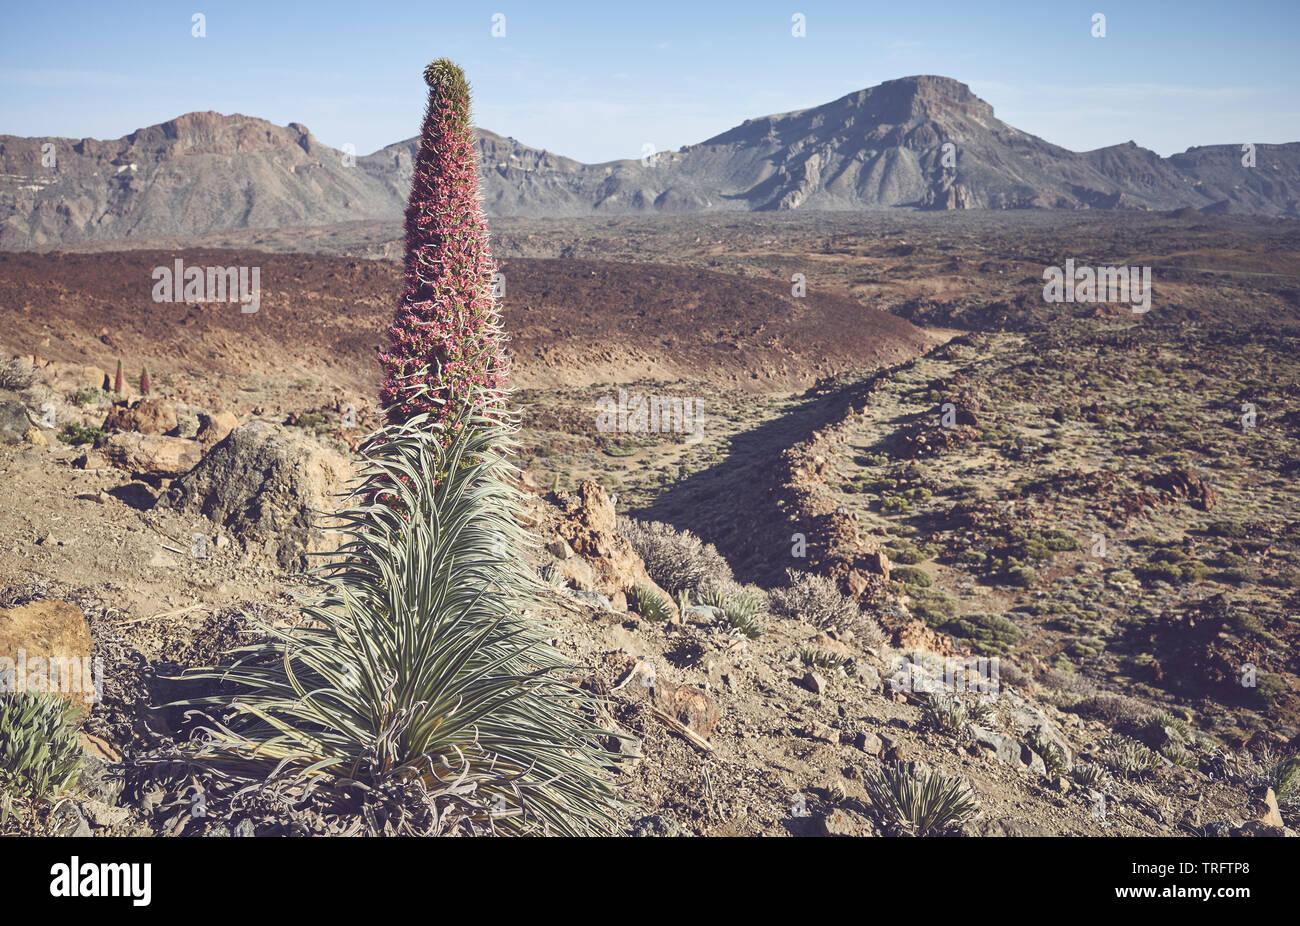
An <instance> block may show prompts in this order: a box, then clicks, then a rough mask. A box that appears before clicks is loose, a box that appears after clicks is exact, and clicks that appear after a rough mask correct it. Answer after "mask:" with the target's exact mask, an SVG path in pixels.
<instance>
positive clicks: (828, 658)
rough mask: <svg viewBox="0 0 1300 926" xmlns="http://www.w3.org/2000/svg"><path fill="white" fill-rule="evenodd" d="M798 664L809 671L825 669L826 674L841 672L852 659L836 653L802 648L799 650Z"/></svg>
mask: <svg viewBox="0 0 1300 926" xmlns="http://www.w3.org/2000/svg"><path fill="white" fill-rule="evenodd" d="M799 662H800V663H802V664H803V665H805V666H807V667H808V668H809V669H825V670H826V671H827V672H843V671H844V670H845V667H847V666H848V664H849V663H850V662H852V659H851V658H850V657H848V656H840V655H838V654H836V653H827V652H824V651H822V650H815V649H808V648H806V647H805V648H804V649H801V650H799Z"/></svg>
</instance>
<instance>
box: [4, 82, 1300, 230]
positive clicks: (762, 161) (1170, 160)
mask: <svg viewBox="0 0 1300 926" xmlns="http://www.w3.org/2000/svg"><path fill="white" fill-rule="evenodd" d="M475 133H476V138H477V143H478V154H479V168H480V176H481V178H482V182H481V189H482V194H483V201H484V206H485V209H486V210H487V212H488V214H489V215H495V216H504V215H518V216H529V217H575V216H583V215H593V214H607V215H610V214H635V213H643V212H665V213H675V212H700V211H782V210H790V209H808V210H836V211H838V210H861V209H873V208H912V209H970V208H976V209H1066V210H1069V209H1139V210H1173V209H1179V208H1187V207H1191V208H1195V209H1201V210H1205V211H1209V212H1249V213H1258V214H1265V215H1274V216H1286V217H1291V218H1296V217H1300V142H1291V143H1287V144H1282V145H1262V144H1261V145H1256V146H1254V153H1255V156H1256V163H1257V165H1258V166H1256V167H1246V166H1244V165H1243V163H1242V161H1243V157H1242V153H1241V150H1240V148H1239V147H1238V146H1235V145H1206V146H1198V147H1193V148H1189V149H1188V150H1187V151H1185V152H1182V153H1181V154H1175V155H1171V156H1170V157H1167V158H1163V157H1161V156H1160V155H1158V154H1157V153H1155V152H1154V151H1150V150H1148V149H1145V148H1142V147H1140V146H1139V145H1137V143H1136V142H1133V141H1130V142H1126V143H1122V144H1119V145H1111V146H1107V147H1104V148H1099V149H1095V150H1093V151H1086V152H1074V151H1070V150H1068V149H1066V148H1063V147H1060V146H1058V145H1054V144H1052V143H1051V142H1048V141H1045V140H1044V139H1041V138H1038V137H1037V136H1034V135H1031V134H1029V133H1026V132H1023V131H1021V130H1020V129H1017V128H1015V127H1014V126H1011V125H1009V124H1007V123H1004V122H1002V121H1001V120H1000V119H998V118H997V116H996V115H995V113H994V110H993V107H992V106H991V105H990V104H989V103H987V102H986V101H984V100H982V99H980V98H979V97H978V96H976V95H975V94H974V93H973V92H972V91H971V90H970V88H969V87H968V86H967V85H966V84H964V83H961V82H959V81H956V80H953V79H952V78H947V77H941V76H938V75H918V76H913V77H903V78H898V79H896V80H890V81H885V82H884V83H881V84H878V85H876V86H874V87H868V88H865V89H863V90H857V91H854V92H852V93H849V94H846V95H844V96H842V97H840V98H838V99H836V100H832V101H830V102H828V103H823V104H820V105H818V106H813V107H809V108H806V109H800V110H793V111H791V112H787V113H777V114H771V115H766V116H760V117H756V118H753V119H747V120H745V121H744V122H742V123H741V124H739V125H737V126H733V127H732V128H730V129H728V130H726V131H724V132H721V133H719V134H718V135H715V136H712V137H711V138H708V139H705V140H704V141H702V142H699V143H697V144H694V145H687V146H684V147H682V148H680V149H678V150H676V151H666V152H659V153H656V154H654V155H652V156H651V157H649V158H644V159H640V160H638V159H624V160H616V161H607V162H602V163H597V164H586V163H582V162H579V161H576V160H573V159H572V158H567V157H564V156H563V155H559V154H555V153H552V152H549V151H545V150H542V149H537V148H531V147H529V146H527V145H524V144H522V143H520V142H518V141H516V140H515V139H513V138H509V137H506V136H502V135H498V134H496V133H494V132H490V131H488V130H486V129H481V128H476V129H475ZM416 141H417V140H416V139H414V138H411V139H405V140H402V141H399V142H395V143H393V144H390V145H386V146H384V147H383V148H380V149H379V150H378V151H375V152H373V153H371V154H368V155H364V156H357V155H355V154H354V153H351V152H344V151H340V150H338V149H335V148H332V147H330V146H328V145H325V144H323V143H321V142H319V141H318V140H317V139H316V138H315V136H313V135H312V133H311V131H310V130H309V129H308V128H307V127H306V126H304V125H302V124H300V123H297V122H291V123H289V124H288V125H287V126H279V125H276V124H274V123H271V122H268V121H267V120H264V119H259V118H257V117H254V116H245V115H243V114H238V113H236V114H231V115H222V114H220V113H215V112H211V111H207V112H191V113H185V114H182V115H180V116H178V117H176V118H174V119H171V120H168V121H166V122H163V123H159V124H157V125H153V126H146V127H144V128H141V129H136V130H135V131H133V132H131V133H129V134H128V135H125V136H122V137H121V138H118V139H110V140H97V139H89V138H83V139H70V138H57V137H40V138H20V137H16V136H8V135H0V247H4V248H10V249H13V248H27V247H40V246H48V245H50V244H58V243H63V242H76V241H85V240H116V239H130V238H147V237H153V238H156V237H159V236H165V235H198V234H204V233H208V232H213V231H225V230H231V229H238V228H278V227H292V226H299V225H324V224H330V223H335V222H345V221H354V220H359V219H394V218H399V217H400V216H401V214H402V210H403V208H404V206H405V202H406V196H407V191H408V189H409V183H410V175H411V167H412V164H413V162H414V157H415V149H416ZM46 145H53V152H54V154H55V157H56V162H55V165H54V166H53V167H47V166H44V165H43V162H42V156H43V155H44V154H45V153H46V152H47V151H48V150H49V149H47V148H45V147H44V146H46Z"/></svg>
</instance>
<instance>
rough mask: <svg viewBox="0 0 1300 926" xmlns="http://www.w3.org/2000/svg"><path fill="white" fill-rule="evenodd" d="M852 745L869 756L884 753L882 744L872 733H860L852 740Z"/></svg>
mask: <svg viewBox="0 0 1300 926" xmlns="http://www.w3.org/2000/svg"><path fill="white" fill-rule="evenodd" d="M853 745H854V746H856V747H858V748H859V749H861V750H862V751H863V752H865V753H866V754H867V755H869V756H878V755H880V753H881V752H883V751H884V748H885V747H884V743H882V742H881V739H880V737H878V736H876V734H874V733H867V732H860V733H858V735H857V736H855V737H854V738H853Z"/></svg>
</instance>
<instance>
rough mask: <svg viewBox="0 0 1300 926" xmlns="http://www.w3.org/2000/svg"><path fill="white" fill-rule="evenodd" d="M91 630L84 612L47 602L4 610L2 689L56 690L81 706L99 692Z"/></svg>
mask: <svg viewBox="0 0 1300 926" xmlns="http://www.w3.org/2000/svg"><path fill="white" fill-rule="evenodd" d="M90 650H91V641H90V627H89V625H88V624H87V623H86V616H85V615H84V614H82V613H81V609H80V608H78V607H76V606H75V605H71V604H68V602H66V601H56V600H54V599H46V600H44V601H33V602H31V603H30V604H25V605H21V606H19V607H17V608H10V609H8V610H5V609H3V608H0V687H5V688H8V687H9V686H10V685H12V686H13V688H14V690H18V691H57V692H59V693H60V694H62V695H64V696H65V697H67V698H69V699H70V700H73V701H76V702H78V703H89V702H90V701H91V700H92V698H93V697H94V694H95V688H94V678H93V673H92V671H91V668H92V667H91V664H90Z"/></svg>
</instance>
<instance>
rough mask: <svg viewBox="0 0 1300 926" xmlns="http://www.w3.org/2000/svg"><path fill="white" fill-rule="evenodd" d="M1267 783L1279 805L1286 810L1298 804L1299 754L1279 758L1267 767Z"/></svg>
mask: <svg viewBox="0 0 1300 926" xmlns="http://www.w3.org/2000/svg"><path fill="white" fill-rule="evenodd" d="M1268 784H1269V787H1271V788H1272V789H1273V795H1274V796H1275V797H1276V798H1277V803H1278V806H1279V807H1282V808H1283V809H1287V810H1294V809H1296V807H1297V805H1300V756H1291V758H1289V759H1279V760H1278V761H1277V762H1274V763H1271V764H1270V766H1269V768H1268Z"/></svg>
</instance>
